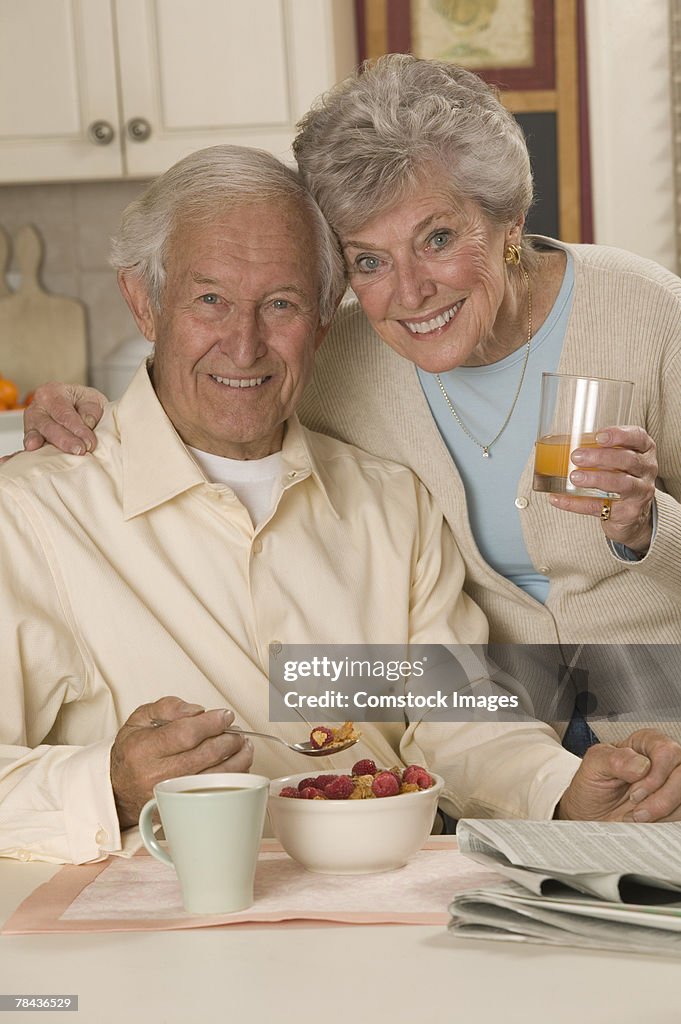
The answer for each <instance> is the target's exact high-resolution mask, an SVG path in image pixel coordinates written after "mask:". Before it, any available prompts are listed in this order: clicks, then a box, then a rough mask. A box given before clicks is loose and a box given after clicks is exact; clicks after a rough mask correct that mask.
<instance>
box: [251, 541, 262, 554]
mask: <svg viewBox="0 0 681 1024" xmlns="http://www.w3.org/2000/svg"><path fill="white" fill-rule="evenodd" d="M252 550H253V554H254V555H259V554H260V552H261V551H262V541H261V540H260V539H258V540H254V541H253V549H252Z"/></svg>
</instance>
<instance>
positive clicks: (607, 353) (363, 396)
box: [298, 239, 681, 732]
mask: <svg viewBox="0 0 681 1024" xmlns="http://www.w3.org/2000/svg"><path fill="white" fill-rule="evenodd" d="M546 241H547V242H549V243H550V244H552V245H560V243H555V242H553V241H552V240H548V239H547V240H546ZM565 248H566V249H568V250H569V251H570V252H571V253H572V256H573V259H574V269H575V288H574V297H573V305H572V310H571V313H570V319H569V322H568V327H567V333H566V337H565V343H564V347H563V352H562V355H561V359H560V363H559V371H560V372H564V373H580V374H589V375H593V376H599V377H619V378H624V379H627V380H634V381H635V382H636V387H635V389H634V401H633V413H632V422H633V423H639V424H641V425H642V426H644V427H645V429H646V430H647V431H648V432H649V433H650V435H651V436H652V437H653V438H654V439H655V441H656V444H657V454H658V461H659V467H660V470H659V473H660V477H659V481H658V490H657V494H656V504H657V512H658V525H657V532H656V536H655V540H654V543H653V544H652V546H651V548H650V550H649V551H648V553H647V554H646V556H645V558H643V559H642V560H641V561H640V562H634V563H627V562H624V561H621V560H620V559H618V558H617V557H616V556H615V555H614V554H613V553H612V552H611V550H610V547H609V545H608V544H607V542H606V540H605V538H604V536H603V534H602V532H601V529H600V525H599V523H598V522H597V521H595V520H594V519H593V518H592V517H587V516H578V515H575V514H570V513H566V512H561V511H560V510H558V509H555V508H553V507H552V506H551V505H550V504H549V502H548V500H547V496H546V495H544V494H538V493H535V492H534V491H533V490H532V459H531V458H530V459H529V460H528V462H527V464H526V466H525V469H524V471H523V473H522V475H521V477H520V480H519V481H518V487H517V495H515V496H517V497H524V498H526V499H527V501H528V504H527V507H526V508H525V509H524V510H522V511H520V512H518V513H516V510H515V508H514V507H513V505H512V503H511V508H510V510H509V514H519V515H521V517H522V524H523V534H524V538H525V543H526V545H527V549H528V552H529V554H530V557H531V559H532V562H533V563H534V566H535V568H536V569H537V571H539V572H544V573H546V574H547V575H548V577H549V579H550V581H551V587H550V591H549V595H548V599H547V601H546V604H544V605H542V604H540V603H539V602H537V601H535V600H534V599H533V598H531V597H530V596H529V595H528V594H526V593H525V592H524V591H522V590H520V589H519V588H518V587H516V586H515V585H514V584H512V583H511V582H509V581H508V580H506V579H505V578H504V577H503V576H501V575H499V574H498V573H497V572H495V571H494V569H492V568H491V567H490V566H489V565H488V564H487V562H485V561H484V559H483V558H482V555H481V554H480V552H479V551H478V548H477V545H476V543H475V540H474V538H473V534H472V532H471V528H470V524H469V521H468V513H467V508H466V497H465V493H464V487H463V483H462V480H461V477H460V475H459V473H458V471H457V468H456V465H455V464H454V462H453V460H452V458H451V456H450V454H449V452H448V451H447V448H446V447H445V444H444V442H443V440H442V438H441V436H440V434H439V432H438V429H437V426H436V424H435V421H434V419H433V417H432V415H431V413H430V410H429V408H428V404H427V402H426V399H425V396H424V394H423V391H422V389H421V386H420V383H419V380H418V377H417V373H416V368H415V366H414V365H413V364H412V363H409V362H408V361H407V360H405V359H403V358H401V357H400V356H398V355H397V354H396V353H395V352H393V351H392V349H390V348H389V347H388V346H387V345H386V344H384V343H383V342H381V340H380V338H378V336H377V335H376V334H375V333H374V331H373V330H372V328H371V327H370V325H369V323H368V321H367V320H366V317H365V316H364V314H363V312H362V310H361V308H360V307H359V305H358V303H357V302H356V300H355V299H354V298H352V299H350V300H347V301H346V302H344V303H343V305H342V306H341V308H340V310H339V312H338V314H337V316H336V318H335V320H334V324H333V327H332V329H331V331H330V333H329V335H328V337H327V338H326V340H325V341H324V344H323V345H322V347H321V349H320V351H319V353H318V355H317V362H316V367H315V375H314V380H313V382H312V383H311V385H310V386H309V388H308V389H307V391H306V393H305V396H304V399H303V401H302V403H301V406H300V407H299V410H298V412H299V414H300V416H301V419H302V420H303V422H304V423H305V424H306V425H307V426H309V427H311V428H312V429H314V430H319V431H322V432H324V433H327V434H332V435H333V436H334V437H338V438H341V439H342V440H344V441H349V442H351V443H352V444H355V445H357V446H358V447H360V448H364V449H366V450H367V451H370V452H372V453H374V454H376V455H379V456H383V457H385V458H389V459H393V460H394V461H396V462H400V463H403V464H404V465H406V466H409V467H410V468H411V469H412V470H413V471H414V472H415V473H416V474H417V475H418V476H419V477H420V478H421V480H422V481H423V482H424V484H425V485H426V487H427V488H428V489H429V490H430V491H431V493H432V494H433V495H434V497H435V498H436V500H437V502H438V504H439V505H440V507H441V509H442V511H443V512H444V514H445V517H446V519H447V521H448V522H449V525H450V526H451V529H452V531H453V533H454V536H455V537H456V540H457V542H458V544H459V547H460V549H461V552H462V554H463V557H464V561H465V564H466V582H465V589H466V591H467V592H468V593H469V594H470V596H471V597H472V598H474V600H475V601H476V602H477V603H478V604H479V605H480V606H481V607H482V608H483V610H484V611H485V613H486V615H487V617H488V619H489V622H490V638H491V640H494V641H497V642H499V643H527V644H530V643H532V644H556V643H565V644H575V643H593V644H597V643H622V644H627V643H628V644H633V643H637V644H676V643H681V505H680V504H679V502H680V501H681V280H679V278H677V277H676V276H674V275H673V274H671V273H670V272H669V271H667V270H665V269H664V268H662V267H660V266H658V265H657V264H654V263H652V262H650V261H648V260H644V259H641V258H639V257H637V256H634V255H632V254H631V253H627V252H623V251H621V250H617V249H611V248H606V247H604V246H593V245H570V246H565ZM515 496H514V497H515ZM679 685H680V686H681V680H680V682H679ZM670 696H671V695H670ZM676 704H681V700H680V699H676ZM680 714H681V708H680ZM679 731H680V732H681V728H680V729H679Z"/></svg>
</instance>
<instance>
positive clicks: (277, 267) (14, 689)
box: [0, 146, 660, 863]
mask: <svg viewBox="0 0 681 1024" xmlns="http://www.w3.org/2000/svg"><path fill="white" fill-rule="evenodd" d="M114 264H115V265H116V266H117V267H118V268H119V283H120V287H121V291H122V293H123V296H124V298H125V300H126V302H127V304H128V306H129V307H130V310H131V312H132V315H133V317H134V318H135V321H136V323H137V325H138V327H139V329H140V330H141V331H142V333H143V334H144V336H145V337H146V338H147V339H149V341H151V342H153V343H154V344H155V354H154V357H153V362H152V363H151V365H150V367H149V368H147V367H146V366H145V367H142V368H141V369H140V370H139V371H138V373H137V375H136V377H135V378H134V380H133V382H132V384H131V385H130V387H129V389H128V391H127V392H126V394H125V395H124V397H123V398H122V399H121V401H120V402H119V403H117V404H114V405H111V406H109V407H108V409H107V411H106V412H105V416H104V419H103V422H102V426H101V428H100V430H99V443H98V445H97V448H96V450H95V451H94V452H93V453H92V454H91V455H90V456H88V458H87V459H79V458H77V457H75V456H73V455H66V454H63V453H61V452H56V451H55V450H53V449H49V448H44V449H41V450H40V451H38V452H35V453H30V454H25V455H22V456H19V457H17V458H15V459H13V460H12V461H11V462H9V463H8V464H7V465H6V466H4V467H3V469H2V471H1V472H0V520H1V521H2V524H3V526H2V530H1V531H0V564H2V579H3V584H2V589H1V591H0V634H1V637H2V641H1V643H2V652H3V674H2V680H3V682H2V706H3V713H2V717H1V718H0V744H1V745H0V854H2V855H5V856H14V857H20V858H22V859H28V858H30V857H37V858H43V859H48V860H54V861H73V862H76V863H79V862H84V861H89V860H93V859H97V858H99V857H102V856H106V855H107V854H109V853H116V852H122V851H126V850H131V849H134V847H135V843H136V839H135V833H131V832H129V831H128V830H129V829H130V827H131V826H133V825H134V824H135V823H136V820H137V816H138V813H139V810H140V808H141V806H142V805H143V803H144V802H145V800H146V799H147V798H148V797H149V795H150V792H151V788H152V786H153V785H154V784H155V783H156V782H157V781H159V780H160V779H163V778H168V777H172V776H177V775H182V774H189V773H201V772H211V771H230V770H234V771H243V770H246V769H248V768H249V766H250V765H251V764H253V765H254V767H255V768H256V770H257V771H259V772H261V773H264V774H267V775H271V776H273V775H279V774H283V773H284V772H286V771H295V770H299V769H300V767H301V764H300V759H299V757H298V756H297V755H295V754H288V753H286V752H284V753H282V752H281V749H280V748H279V747H278V746H276V747H275V745H273V744H272V745H271V744H267V743H262V744H259V746H258V749H257V751H256V752H255V753H254V750H253V747H252V746H251V745H250V743H248V742H244V741H243V738H242V737H239V736H235V735H232V734H227V733H225V728H226V727H228V726H229V725H230V724H231V723H232V722H236V723H238V724H239V725H241V726H242V727H244V728H255V729H263V728H264V727H265V726H266V718H267V675H266V670H267V664H268V645H269V643H270V642H271V641H273V640H275V639H276V640H278V641H280V642H283V643H333V642H343V643H368V642H371V641H374V640H375V641H380V642H382V643H400V644H402V643H407V642H411V643H474V644H475V643H481V642H484V640H485V638H486V623H485V620H484V616H483V615H482V613H481V612H480V610H479V609H478V608H477V607H476V606H475V605H474V604H473V603H472V602H471V601H470V600H469V599H468V598H467V597H466V596H465V595H464V594H463V593H462V591H461V585H462V577H463V569H462V562H461V558H460V555H459V553H458V551H457V548H456V546H455V544H454V542H453V540H452V538H451V536H450V535H449V534H448V532H447V531H446V530H445V529H444V528H443V523H442V519H441V516H440V514H439V512H438V511H437V510H436V509H435V508H434V507H433V504H432V502H431V500H430V498H429V496H428V494H427V493H426V492H425V490H424V488H423V487H422V486H421V485H420V484H418V482H417V481H416V480H415V478H414V477H413V476H412V474H411V473H410V472H409V471H408V470H406V469H404V468H403V467H400V466H396V465H392V464H387V463H384V462H382V461H380V460H378V459H376V458H374V457H371V456H368V455H365V454H363V453H361V452H359V451H357V450H356V449H354V448H351V447H349V446H348V445H345V444H342V443H340V442H338V441H335V440H333V439H331V438H328V437H323V436H321V435H316V434H312V433H310V432H309V431H306V430H305V429H303V428H302V427H301V425H300V424H299V422H298V421H297V419H296V417H295V413H294V410H295V407H296V404H297V402H298V400H299V398H300V396H301V394H302V391H303V388H304V387H305V384H306V382H307V381H308V379H309V377H310V374H311V372H312V365H313V359H314V352H315V350H316V348H317V347H318V346H319V344H320V343H321V341H322V338H323V336H324V333H325V330H326V326H327V325H328V324H329V322H330V319H331V317H332V315H333V310H334V308H335V305H336V302H337V300H338V298H339V295H340V293H341V291H342V286H343V280H342V270H341V267H340V264H339V262H338V255H337V252H336V248H335V245H334V241H333V238H332V236H331V235H330V232H329V229H328V228H327V226H326V224H325V222H324V220H323V218H322V217H321V214H320V213H319V211H318V209H317V208H316V206H315V205H314V203H313V202H312V200H311V199H310V197H309V195H308V194H307V193H306V192H305V190H304V189H303V188H302V186H301V184H300V183H299V180H298V178H297V177H296V175H295V174H294V173H293V172H292V171H290V170H289V169H287V168H285V167H284V166H283V165H281V164H279V163H278V162H277V161H276V160H274V158H273V157H270V156H269V155H267V154H265V153H261V152H258V151H253V150H245V149H239V148H236V147H226V146H225V147H215V148H214V149H210V150H204V151H201V152H199V153H196V154H194V155H193V156H191V157H189V158H187V159H186V160H183V161H181V162H180V163H179V164H177V165H176V166H175V167H173V168H171V170H170V171H168V172H167V173H166V174H164V175H163V176H162V177H161V178H160V179H158V180H157V181H156V182H155V183H154V184H152V185H151V186H150V188H149V189H147V191H146V192H145V194H144V195H143V196H142V197H141V199H139V200H138V201H136V202H135V203H133V204H132V205H131V206H130V207H129V208H128V210H127V211H126V213H125V215H124V218H123V224H122V229H121V232H120V234H119V236H118V238H117V239H116V241H115V243H114ZM169 694H178V695H179V696H176V697H174V696H168V695H169ZM189 701H191V703H188V702H189ZM226 706H228V707H229V708H230V710H225V708H226ZM205 708H213V709H214V710H205ZM306 731H307V729H306V726H305V724H304V722H302V721H301V722H300V724H299V725H295V724H291V725H286V726H281V727H280V733H281V735H283V736H284V737H286V738H289V739H299V738H300V736H301V732H302V733H303V734H304V733H305V732H306ZM359 757H372V758H374V759H375V760H376V761H378V762H380V763H383V764H389V763H394V762H395V760H396V759H397V758H398V757H399V758H400V759H401V760H402V761H404V762H408V761H424V760H425V761H426V762H427V764H428V765H429V766H430V767H431V768H432V769H433V770H435V771H438V772H440V773H441V774H443V775H444V776H445V779H446V788H445V793H444V797H443V806H444V808H445V809H446V810H447V811H449V813H451V814H454V815H457V816H458V815H461V814H464V813H465V814H478V815H495V816H503V817H510V816H532V817H551V815H552V814H553V813H554V811H555V808H556V805H557V803H558V801H559V800H560V799H561V795H563V794H564V795H563V798H562V802H561V804H560V808H561V811H562V812H563V813H566V814H570V815H571V816H573V817H595V816H607V815H612V816H616V817H622V816H625V815H626V814H627V813H628V812H629V811H630V810H631V805H630V804H629V800H628V792H629V784H630V783H633V782H636V781H637V780H639V779H641V778H643V776H644V775H645V774H646V772H648V770H649V767H650V763H649V761H648V759H647V758H645V757H643V756H642V755H641V754H638V753H636V752H635V751H632V750H629V749H624V750H616V749H615V748H607V749H605V748H604V749H602V750H600V751H599V750H598V748H596V749H595V751H593V752H591V753H590V755H589V756H588V757H587V758H586V759H585V761H584V762H583V763H582V765H581V767H579V771H577V775H576V777H575V778H574V780H573V776H574V775H575V771H576V770H577V768H578V766H579V765H580V762H579V761H578V760H577V759H576V758H574V757H573V756H572V755H570V754H568V753H567V752H565V751H564V750H563V749H562V748H561V747H560V745H559V743H558V740H557V737H556V736H555V734H554V733H553V732H552V731H551V730H550V729H549V728H548V727H547V726H544V725H541V724H535V725H528V724H516V725H505V726H504V725H499V724H473V723H468V724H454V723H430V724H429V723H426V722H415V723H412V724H410V725H409V727H408V728H406V729H405V728H403V727H401V726H398V725H396V724H392V725H384V726H381V725H376V724H367V725H365V726H363V736H362V741H361V743H360V744H359V745H358V747H357V748H355V750H354V751H353V753H352V754H345V755H340V756H339V757H338V759H336V760H334V761H333V762H331V761H328V762H325V765H326V766H331V764H333V765H334V767H339V765H343V766H347V765H348V764H350V763H352V761H353V760H354V759H355V758H359ZM348 758H350V760H348ZM654 772H655V766H653V769H652V770H651V771H650V772H649V777H650V776H651V775H653V776H654ZM571 780H572V781H571ZM652 781H653V784H652V785H651V788H655V786H656V785H657V784H659V781H660V780H659V779H655V778H653V780H652ZM566 789H567V792H565V791H566Z"/></svg>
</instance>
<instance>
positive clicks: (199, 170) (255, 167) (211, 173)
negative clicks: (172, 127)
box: [111, 146, 345, 325]
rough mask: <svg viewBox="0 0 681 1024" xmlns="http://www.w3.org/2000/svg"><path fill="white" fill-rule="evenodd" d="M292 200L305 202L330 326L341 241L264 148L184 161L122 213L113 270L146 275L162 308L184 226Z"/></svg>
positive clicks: (207, 152)
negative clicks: (170, 254)
mask: <svg viewBox="0 0 681 1024" xmlns="http://www.w3.org/2000/svg"><path fill="white" fill-rule="evenodd" d="M288 198H290V199H293V200H294V201H296V202H297V203H298V204H299V207H300V211H301V216H302V217H304V216H305V214H307V217H308V221H309V224H310V227H311V229H312V232H313V235H314V237H315V239H316V243H317V264H318V270H319V316H320V320H321V323H322V324H324V325H326V324H328V323H329V322H330V321H331V318H332V317H333V313H334V310H335V308H336V304H337V301H338V299H339V298H340V296H341V295H342V294H343V290H344V288H345V274H344V269H343V262H342V258H341V255H340V251H339V247H338V241H337V239H336V237H335V235H334V234H333V231H332V230H331V229H330V227H329V225H328V223H327V221H326V220H325V218H324V217H323V215H322V212H321V210H320V209H319V207H318V206H317V204H316V202H315V201H314V199H313V198H312V196H311V195H310V193H309V192H308V190H307V189H306V188H305V186H304V185H303V182H302V180H301V177H300V175H299V174H297V173H296V171H294V170H292V169H291V168H290V167H287V166H286V165H285V164H283V163H281V161H279V160H277V159H276V157H274V156H272V155H271V154H270V153H267V152H265V150H261V149H250V148H247V147H245V146H211V147H209V148H208V149H200V150H198V151H197V152H196V153H192V154H191V156H188V157H185V159H184V160H180V161H179V162H178V163H176V164H175V165H174V166H173V167H171V168H170V170H168V171H166V172H165V174H162V175H161V176H160V177H159V178H156V179H155V181H153V182H152V183H151V185H149V187H148V188H147V189H146V190H145V191H144V192H143V193H142V195H141V196H140V197H139V198H138V199H136V200H135V201H134V202H132V203H130V205H129V206H128V207H127V208H126V209H125V211H124V212H123V217H122V220H121V227H120V230H119V232H118V234H117V235H116V237H115V238H114V239H113V240H112V246H111V264H112V266H113V267H114V268H115V269H116V270H122V271H127V272H129V273H134V274H136V275H138V276H139V277H141V278H142V279H143V280H144V283H145V285H146V288H147V293H148V295H149V298H150V299H151V302H152V303H153V305H154V307H155V308H156V310H159V309H160V306H161V301H162V296H163V289H164V286H165V283H166V269H165V262H166V258H167V250H168V242H169V240H170V237H171V235H172V233H173V231H174V229H175V228H176V227H177V225H178V223H179V221H180V220H182V219H184V218H187V219H189V220H191V221H192V223H199V224H201V223H204V222H205V223H208V222H210V221H211V220H213V219H214V217H215V216H216V214H220V213H221V212H222V211H229V210H230V209H235V208H238V207H242V206H245V205H248V204H251V203H260V202H270V201H272V202H277V201H281V200H282V199H288Z"/></svg>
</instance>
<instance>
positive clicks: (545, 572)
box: [539, 565, 551, 576]
mask: <svg viewBox="0 0 681 1024" xmlns="http://www.w3.org/2000/svg"><path fill="white" fill-rule="evenodd" d="M550 571H551V570H550V569H549V567H548V565H540V566H539V572H540V573H541V574H542V576H548V574H549V572H550Z"/></svg>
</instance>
